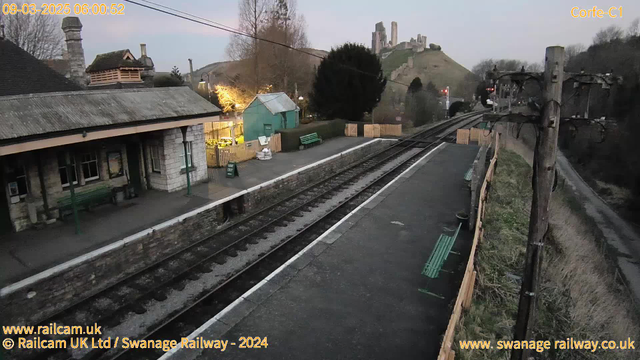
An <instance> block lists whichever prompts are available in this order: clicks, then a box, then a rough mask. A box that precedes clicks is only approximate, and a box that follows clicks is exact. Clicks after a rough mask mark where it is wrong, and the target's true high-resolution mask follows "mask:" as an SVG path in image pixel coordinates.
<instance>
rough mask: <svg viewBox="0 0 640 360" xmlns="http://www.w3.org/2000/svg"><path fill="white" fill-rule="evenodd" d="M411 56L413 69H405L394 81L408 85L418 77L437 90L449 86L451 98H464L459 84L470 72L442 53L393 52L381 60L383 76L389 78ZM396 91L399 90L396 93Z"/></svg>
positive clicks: (427, 51) (463, 92)
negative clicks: (431, 84) (430, 83)
mask: <svg viewBox="0 0 640 360" xmlns="http://www.w3.org/2000/svg"><path fill="white" fill-rule="evenodd" d="M412 55H413V68H412V69H406V70H405V71H404V73H403V74H400V75H399V76H398V77H397V78H396V79H395V81H399V82H401V83H405V84H409V83H411V80H413V79H414V78H415V77H420V80H422V83H423V84H425V85H426V84H427V83H428V82H429V81H431V82H433V84H434V85H435V86H436V87H437V88H438V89H443V88H445V87H446V86H449V87H450V90H451V96H459V97H464V95H465V93H466V91H465V90H466V89H462V88H460V87H461V86H460V84H462V83H463V82H464V81H465V77H466V76H467V75H469V74H471V72H470V71H469V70H467V69H466V68H465V67H464V66H462V65H460V64H458V63H457V62H455V61H454V60H453V59H451V58H450V57H449V56H447V54H445V53H444V52H442V51H433V50H425V51H423V52H421V53H413V52H412V51H411V50H398V51H394V52H393V53H391V54H390V55H389V56H387V57H386V58H385V59H383V60H382V71H383V72H384V74H385V76H390V75H391V72H392V71H393V70H395V69H397V68H399V67H400V66H401V65H402V64H404V63H406V62H407V61H408V59H409V57H410V56H412ZM469 76H470V75H469ZM398 90H400V89H399V88H398V89H397V90H396V91H398ZM405 91H406V88H405Z"/></svg>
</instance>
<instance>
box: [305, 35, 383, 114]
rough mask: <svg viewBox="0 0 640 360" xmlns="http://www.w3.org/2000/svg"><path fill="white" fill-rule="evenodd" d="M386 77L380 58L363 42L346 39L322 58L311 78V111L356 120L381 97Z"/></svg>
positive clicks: (369, 110) (371, 108) (369, 109)
mask: <svg viewBox="0 0 640 360" xmlns="http://www.w3.org/2000/svg"><path fill="white" fill-rule="evenodd" d="M386 85H387V79H386V78H385V77H384V75H383V74H382V64H380V59H379V58H378V57H377V56H376V55H375V54H373V53H372V52H371V51H369V49H367V48H366V47H364V46H363V45H358V44H353V43H347V44H344V45H342V46H340V47H339V48H337V49H331V52H329V55H327V57H325V58H324V59H322V62H321V63H320V66H318V72H317V74H316V77H315V79H314V82H313V90H312V92H311V96H310V100H311V107H312V109H313V111H315V112H317V113H318V114H320V115H321V116H323V117H325V118H330V119H331V118H342V119H347V120H352V121H359V120H361V119H362V116H363V114H364V113H365V112H371V110H373V108H374V107H375V105H376V104H377V103H378V102H379V101H380V97H381V95H382V92H383V91H384V88H385V86H386Z"/></svg>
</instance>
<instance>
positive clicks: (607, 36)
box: [593, 25, 624, 45]
mask: <svg viewBox="0 0 640 360" xmlns="http://www.w3.org/2000/svg"><path fill="white" fill-rule="evenodd" d="M623 37H624V31H623V30H622V29H620V27H618V26H616V25H611V26H609V27H607V28H605V29H602V30H600V31H598V32H597V33H596V36H594V37H593V44H594V45H598V44H604V43H608V42H611V41H615V40H620V39H622V38H623Z"/></svg>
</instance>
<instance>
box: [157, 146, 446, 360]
mask: <svg viewBox="0 0 640 360" xmlns="http://www.w3.org/2000/svg"><path fill="white" fill-rule="evenodd" d="M444 144H445V143H441V144H440V145H438V146H436V147H435V148H433V149H432V150H431V151H429V152H428V153H426V154H425V155H424V156H423V157H421V158H420V160H418V161H416V162H415V163H414V164H413V165H411V166H409V168H408V169H407V170H405V171H403V172H402V173H401V174H400V175H398V176H396V177H395V178H394V179H393V180H391V181H390V182H389V183H388V184H387V185H385V186H384V187H383V188H382V189H380V190H378V191H377V192H376V193H375V194H373V195H372V196H371V197H370V198H368V199H367V200H366V201H365V202H363V203H362V204H360V205H359V206H358V207H357V208H355V209H353V211H351V212H350V213H348V214H347V215H346V216H345V217H343V218H342V219H340V220H339V221H338V222H337V223H335V224H334V225H333V226H332V227H330V228H329V229H328V230H327V231H325V232H324V233H322V235H320V236H318V238H317V239H315V240H314V241H313V242H311V243H310V244H309V245H307V246H306V247H305V248H304V249H302V250H300V251H299V252H298V253H297V254H295V255H294V256H293V257H292V258H291V259H289V260H288V261H287V262H285V263H284V264H282V265H281V266H280V267H279V268H277V269H275V270H274V271H273V272H272V273H271V274H269V276H267V277H266V278H264V280H262V281H260V282H259V283H257V284H256V285H254V286H253V287H252V288H251V289H249V290H247V291H246V292H245V293H244V294H242V295H241V296H240V297H239V298H238V299H236V301H234V302H232V303H231V304H229V305H227V307H225V308H224V309H222V310H221V311H220V312H219V313H217V314H216V315H215V316H214V317H212V318H211V319H209V320H208V321H207V322H205V323H204V324H202V325H201V326H200V327H199V328H197V329H196V330H194V331H193V332H192V333H191V334H189V336H187V338H188V339H189V340H193V339H195V338H196V337H197V336H198V335H200V334H202V333H203V332H204V331H205V330H207V328H209V326H211V325H212V324H213V323H214V322H216V321H218V319H220V318H221V317H222V316H223V315H224V314H226V313H228V312H229V311H231V310H232V309H233V308H234V307H236V306H237V305H238V304H239V303H240V302H242V301H245V299H246V298H247V297H248V296H249V295H251V294H253V293H254V292H255V291H256V290H258V289H260V288H261V287H262V286H263V285H264V284H266V283H267V282H268V281H269V280H270V279H273V277H274V276H276V275H278V274H279V273H280V272H281V271H282V270H284V268H286V267H287V266H289V265H290V264H291V263H293V262H294V261H296V260H297V259H298V258H299V257H301V256H302V255H304V253H305V252H307V251H308V250H309V249H311V248H312V247H313V246H315V245H316V244H317V243H318V242H319V241H322V239H324V238H325V237H326V236H327V235H329V234H330V233H331V232H332V231H333V230H335V229H336V228H337V227H338V226H340V224H342V223H343V222H345V221H347V219H349V218H350V217H351V216H352V215H353V214H355V213H356V212H358V210H360V209H361V208H362V207H364V206H365V205H367V204H368V203H369V202H371V201H372V200H373V199H375V198H376V197H377V196H378V195H380V194H381V193H382V192H383V191H385V190H386V189H387V188H388V187H389V186H391V185H392V184H393V183H394V182H396V181H397V180H398V179H399V178H401V177H402V175H404V174H406V173H407V172H409V171H410V170H411V169H413V168H414V167H415V166H417V165H418V164H420V163H422V161H423V160H424V159H425V158H426V157H427V156H429V155H431V153H432V152H434V151H436V150H437V149H439V148H440V147H441V146H443V145H444ZM180 349H181V348H180V347H179V346H178V347H175V348H173V349H171V350H169V351H168V352H166V353H164V354H163V355H162V356H161V357H159V358H158V360H166V359H168V358H170V357H171V356H173V355H174V354H175V353H176V352H178V350H180Z"/></svg>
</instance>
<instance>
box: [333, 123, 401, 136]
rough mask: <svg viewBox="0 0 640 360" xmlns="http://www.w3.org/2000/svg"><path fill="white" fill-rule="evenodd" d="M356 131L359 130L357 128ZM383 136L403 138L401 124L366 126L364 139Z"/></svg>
mask: <svg viewBox="0 0 640 360" xmlns="http://www.w3.org/2000/svg"><path fill="white" fill-rule="evenodd" d="M347 125H351V124H347ZM345 131H346V130H345ZM351 131H352V130H351ZM356 131H357V128H356ZM381 136H402V125H401V124H365V125H364V137H374V138H376V137H381Z"/></svg>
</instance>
